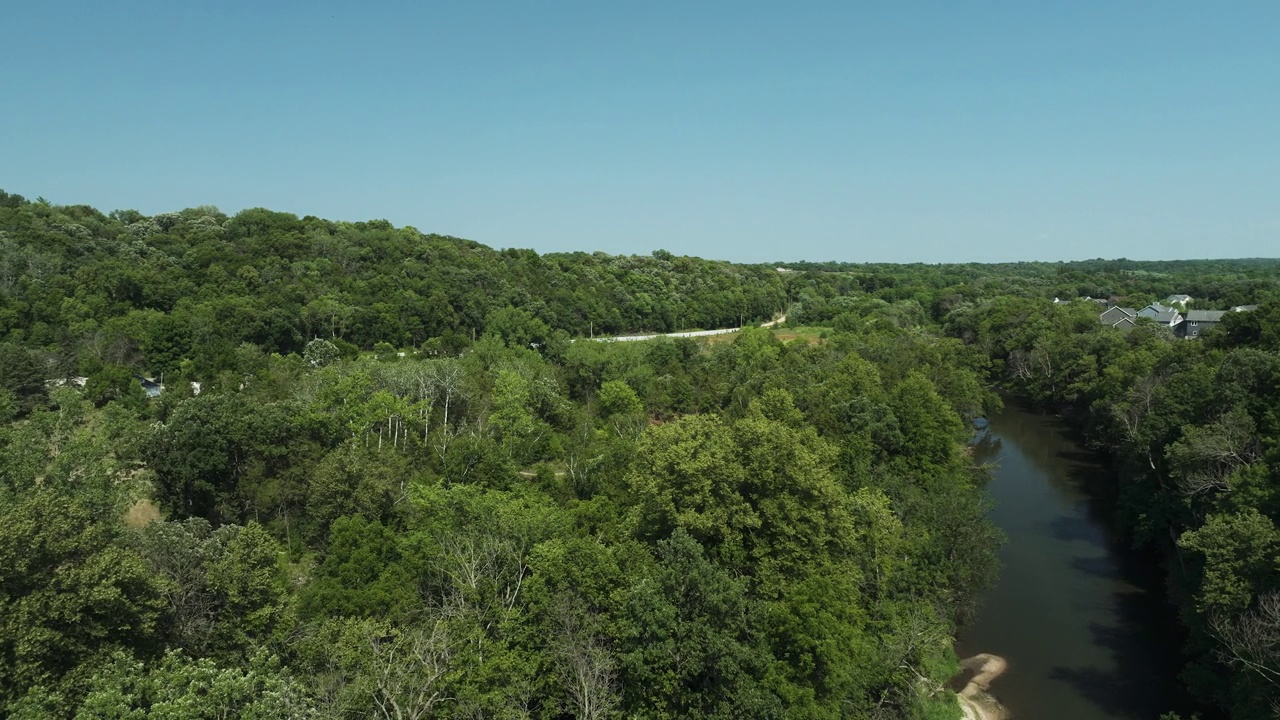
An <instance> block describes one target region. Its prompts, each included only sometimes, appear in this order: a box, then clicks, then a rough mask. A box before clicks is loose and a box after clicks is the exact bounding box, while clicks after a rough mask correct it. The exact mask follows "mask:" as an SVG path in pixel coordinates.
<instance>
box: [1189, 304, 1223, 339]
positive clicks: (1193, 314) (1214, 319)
mask: <svg viewBox="0 0 1280 720" xmlns="http://www.w3.org/2000/svg"><path fill="white" fill-rule="evenodd" d="M1226 314H1227V311H1226V310H1188V311H1187V316H1186V318H1184V319H1183V321H1182V323H1181V324H1180V325H1178V328H1177V333H1178V335H1179V336H1181V337H1184V338H1187V339H1188V340H1189V339H1191V338H1197V337H1200V335H1201V334H1202V333H1204V332H1205V331H1206V330H1208V329H1209V328H1214V327H1217V326H1218V323H1220V322H1222V316H1223V315H1226Z"/></svg>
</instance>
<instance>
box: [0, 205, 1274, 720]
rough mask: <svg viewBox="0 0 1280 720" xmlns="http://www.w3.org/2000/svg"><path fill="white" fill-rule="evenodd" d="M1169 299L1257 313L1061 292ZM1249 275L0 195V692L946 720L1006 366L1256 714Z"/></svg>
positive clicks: (980, 584)
mask: <svg viewBox="0 0 1280 720" xmlns="http://www.w3.org/2000/svg"><path fill="white" fill-rule="evenodd" d="M779 268H783V269H784V270H785V271H780V270H779ZM1173 292H1185V293H1188V294H1191V295H1193V296H1195V297H1196V298H1197V303H1203V304H1202V305H1201V304H1198V305H1197V307H1220V308H1225V307H1230V306H1232V305H1238V304H1260V305H1261V307H1260V308H1259V309H1258V310H1257V311H1255V312H1245V313H1232V314H1231V315H1229V316H1228V317H1227V318H1226V319H1225V321H1224V322H1223V324H1222V327H1220V328H1218V329H1215V330H1213V331H1210V332H1209V333H1207V334H1206V336H1205V337H1204V338H1202V339H1200V340H1196V341H1187V340H1181V339H1178V338H1176V337H1174V336H1173V334H1172V333H1171V332H1170V331H1169V330H1168V328H1163V327H1159V326H1156V325H1154V324H1151V323H1147V322H1142V323H1139V325H1138V327H1137V328H1135V329H1134V330H1132V331H1130V332H1128V333H1123V332H1121V331H1119V330H1115V329H1112V328H1108V327H1104V326H1102V325H1101V324H1100V323H1099V322H1098V319H1097V311H1098V306H1096V305H1094V304H1093V303H1090V302H1087V301H1083V300H1081V301H1078V302H1071V303H1066V304H1054V303H1053V301H1052V300H1053V298H1076V297H1084V296H1091V297H1094V298H1110V299H1112V300H1114V301H1116V302H1122V303H1124V304H1127V305H1131V306H1135V307H1141V306H1143V305H1144V304H1146V303H1147V302H1150V301H1152V300H1157V299H1160V298H1163V297H1165V296H1166V295H1168V294H1170V293H1173ZM1278 301H1280V262H1276V261H1266V260H1237V261H1195V262H1167V263H1161V262H1132V261H1102V260H1098V261H1088V262H1080V263H1016V264H1006V265H976V264H974V265H897V266H894V265H855V264H837V263H821V264H803V263H802V264H796V263H789V264H781V263H779V264H771V265H737V264H731V263H725V262H713V261H708V260H700V259H696V258H688V257H677V256H674V255H672V254H671V253H668V252H665V251H655V252H654V253H653V254H652V255H651V256H644V257H620V256H608V255H604V254H600V253H596V254H585V253H573V254H548V255H538V254H536V253H534V252H532V251H528V250H502V251H497V250H492V249H490V248H487V247H485V246H483V245H479V244H477V243H474V242H470V241H466V240H460V239H457V238H450V237H442V236H437V235H425V234H422V233H420V232H418V231H417V230H414V229H413V228H394V227H392V226H391V225H390V224H389V223H386V222H383V221H372V222H364V223H344V222H331V221H327V220H321V219H318V218H314V217H307V218H301V219H299V218H297V217H295V216H292V215H288V214H284V213H275V212H270V211H266V210H246V211H244V212H241V213H238V214H236V215H235V216H232V217H227V216H225V215H224V214H222V213H220V212H218V211H217V210H216V209H213V208H196V209H190V210H184V211H181V212H177V213H170V214H165V215H158V216H154V217H145V216H143V215H141V214H139V213H136V212H133V211H116V212H112V213H110V214H109V215H107V214H103V213H101V212H98V211H97V210H94V209H92V208H89V207H85V206H57V205H53V204H51V203H48V202H45V201H43V200H37V201H28V200H26V199H24V198H22V197H20V196H17V195H10V194H5V193H0V422H3V426H2V427H0V515H2V517H0V714H4V715H7V716H9V717H14V718H44V717H67V718H131V719H132V718H203V717H208V718H221V717H248V718H279V717H285V718H294V717H296V718H366V717H377V718H464V717H465V718H482V717H483V718H570V717H575V718H613V717H629V718H630V717H638V718H686V717H691V718H698V717H709V718H710V717H725V718H728V717H735V718H737V717H752V718H769V717H779V718H782V717H785V718H846V717H848V718H874V719H876V720H888V719H889V718H919V719H921V720H925V719H928V720H944V719H950V720H954V719H955V718H958V717H959V716H960V713H959V709H958V707H957V705H956V703H955V698H954V695H953V694H952V693H950V691H948V690H947V689H945V683H946V682H947V680H948V679H949V678H950V677H951V676H952V675H954V674H955V672H956V670H957V661H956V658H955V656H954V654H953V652H952V650H951V643H952V637H953V635H954V632H955V629H956V627H957V625H958V624H959V623H962V622H963V621H964V620H965V618H966V617H969V616H970V614H971V613H972V612H974V610H975V599H976V597H977V596H978V594H979V593H980V592H981V590H982V589H984V588H985V587H986V586H987V585H988V584H989V583H990V582H991V581H992V579H993V578H994V576H995V574H996V573H997V572H998V568H997V563H996V550H997V548H998V546H999V542H1000V535H999V532H998V531H997V530H996V529H995V528H994V527H992V526H991V525H990V523H989V522H988V521H987V520H986V519H985V509H986V508H985V505H984V502H985V501H984V499H983V493H982V484H983V481H984V480H985V478H986V470H985V469H984V468H981V467H977V466H975V463H974V461H973V459H972V455H971V453H970V450H969V448H968V441H969V439H970V438H971V437H972V430H973V423H974V420H975V419H977V418H979V417H981V416H983V415H985V414H987V413H989V412H992V411H994V410H996V409H997V408H998V407H999V406H1000V404H1001V399H1000V396H999V395H997V394H996V392H995V390H996V389H1003V390H1005V391H1007V392H1008V393H1010V394H1011V395H1012V396H1014V398H1015V399H1016V400H1017V401H1019V402H1029V403H1034V404H1037V405H1039V406H1042V407H1045V408H1049V409H1052V410H1053V411H1056V412H1061V413H1063V414H1064V415H1066V416H1067V417H1069V418H1070V419H1071V420H1073V422H1075V423H1076V424H1077V425H1078V426H1079V427H1080V428H1081V431H1082V432H1084V433H1086V435H1087V437H1088V438H1089V440H1090V441H1091V442H1092V444H1093V445H1094V446H1095V447H1097V448H1098V449H1099V450H1100V451H1101V452H1104V453H1106V454H1107V455H1108V456H1109V457H1110V458H1112V460H1113V462H1114V465H1115V468H1116V482H1115V484H1114V487H1113V488H1112V493H1111V494H1112V495H1113V496H1114V497H1113V502H1114V505H1115V507H1116V508H1117V512H1118V513H1119V515H1120V517H1121V518H1122V522H1123V523H1124V525H1125V526H1126V527H1128V528H1129V529H1130V530H1131V533H1132V536H1133V538H1134V540H1135V542H1138V543H1141V544H1143V545H1144V546H1145V547H1148V548H1150V549H1151V550H1152V552H1154V553H1157V554H1158V555H1159V556H1160V557H1162V558H1164V560H1165V562H1166V564H1167V566H1168V568H1169V571H1170V584H1171V586H1172V587H1174V588H1175V592H1174V597H1175V599H1176V601H1177V602H1178V603H1179V607H1180V608H1181V611H1182V618H1183V621H1184V623H1185V624H1186V625H1187V627H1188V628H1190V630H1191V635H1190V637H1191V642H1190V646H1189V648H1188V669H1187V671H1186V673H1185V674H1184V675H1185V679H1186V682H1187V683H1188V684H1189V685H1190V686H1191V687H1192V688H1193V689H1194V691H1195V692H1196V694H1197V695H1198V696H1199V697H1202V698H1204V699H1205V701H1206V710H1208V711H1210V712H1213V711H1214V708H1217V709H1219V710H1221V711H1223V712H1227V713H1229V714H1230V717H1231V718H1233V719H1237V720H1253V719H1254V718H1265V717H1269V713H1273V712H1275V710H1274V707H1275V705H1276V703H1277V702H1278V699H1280V688H1278V687H1277V682H1278V681H1280V529H1277V527H1276V523H1277V522H1278V521H1280V457H1278V456H1277V453H1280V444H1278V443H1277V440H1278V439H1280V414H1278V413H1280V410H1277V408H1280V302H1278ZM782 312H786V314H787V316H788V319H789V320H788V325H789V326H790V327H788V328H782V329H775V330H765V329H760V328H749V329H746V330H744V331H742V332H739V333H736V334H734V335H731V336H721V337H717V338H714V339H706V340H697V341H695V340H688V339H659V340H654V341H649V342H643V343H599V342H590V341H583V339H584V338H588V337H590V336H591V335H602V334H612V333H620V332H630V331H642V330H651V331H672V330H680V329H694V328H718V327H736V326H748V325H751V324H752V323H758V322H759V321H762V320H766V319H769V318H770V317H774V316H776V315H778V314H779V313H782ZM815 327H816V328H820V329H813V328H815ZM575 339H577V340H578V341H576V342H575V341H574V340H575ZM139 376H146V377H156V378H159V377H163V379H164V385H165V389H164V391H163V392H161V393H160V394H159V395H158V396H157V397H154V398H148V397H147V395H146V394H145V393H144V392H143V389H142V387H141V386H140V385H139V383H138V379H137V378H138V377H139ZM193 383H197V384H193Z"/></svg>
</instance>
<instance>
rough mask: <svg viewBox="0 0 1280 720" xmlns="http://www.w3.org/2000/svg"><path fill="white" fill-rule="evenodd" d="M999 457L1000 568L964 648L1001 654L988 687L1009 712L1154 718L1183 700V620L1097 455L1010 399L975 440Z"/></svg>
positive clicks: (985, 456)
mask: <svg viewBox="0 0 1280 720" xmlns="http://www.w3.org/2000/svg"><path fill="white" fill-rule="evenodd" d="M975 451H976V455H977V457H978V459H979V460H980V461H985V462H992V463H995V464H996V466H997V467H996V469H995V470H994V472H993V474H992V478H991V481H990V483H989V484H988V486H987V490H988V492H989V494H990V497H991V499H992V501H993V502H994V508H993V509H992V511H991V519H992V521H994V522H995V523H996V525H998V526H1000V528H1001V529H1003V530H1004V532H1005V533H1006V534H1007V535H1008V544H1006V545H1005V547H1004V548H1003V550H1002V551H1001V554H1000V556H1001V560H1002V561H1003V563H1004V568H1003V569H1002V571H1001V575H1000V579H999V581H998V582H997V584H996V586H995V587H994V588H992V589H991V590H990V591H989V592H988V593H987V595H986V596H985V598H984V602H983V605H982V608H981V609H980V610H979V613H978V617H977V618H976V620H974V621H973V622H972V623H971V624H970V625H969V626H968V627H965V628H963V629H962V630H961V632H960V636H959V639H958V641H957V644H956V651H957V653H959V655H960V657H962V658H963V657H968V656H971V655H974V654H977V653H981V652H986V653H992V654H995V655H1000V656H1002V657H1004V658H1005V659H1006V660H1008V663H1009V666H1008V670H1007V671H1006V672H1005V674H1003V675H1001V676H1000V677H999V678H998V679H996V680H995V681H994V683H993V684H992V686H991V693H992V694H993V695H994V696H995V697H996V698H998V699H999V700H1000V701H1001V702H1002V703H1003V704H1004V705H1005V706H1006V707H1007V708H1008V710H1009V711H1011V713H1012V715H1013V717H1014V718H1015V720H1137V719H1142V720H1147V719H1150V720H1155V718H1158V717H1159V716H1160V714H1161V713H1163V712H1168V711H1171V710H1180V711H1181V710H1185V705H1186V699H1185V697H1184V696H1183V695H1182V692H1181V690H1180V687H1179V684H1178V682H1177V673H1178V670H1179V668H1180V667H1181V656H1180V651H1179V643H1180V641H1181V635H1180V631H1179V630H1178V628H1177V625H1176V622H1175V618H1174V614H1173V612H1172V610H1171V609H1170V607H1169V605H1168V603H1167V602H1166V600H1165V594H1164V580H1163V575H1162V573H1161V571H1160V569H1159V568H1158V567H1157V564H1156V563H1155V562H1153V561H1152V559H1151V558H1150V557H1148V556H1146V555H1142V554H1139V553H1136V552H1134V551H1133V550H1131V549H1130V547H1129V545H1128V543H1127V541H1125V540H1124V539H1122V538H1121V537H1120V536H1119V535H1118V533H1116V532H1114V530H1113V526H1112V523H1111V522H1110V520H1109V518H1108V517H1107V512H1106V509H1105V508H1106V505H1105V503H1103V502H1102V501H1101V500H1099V499H1098V497H1097V496H1096V494H1095V493H1094V492H1091V490H1096V489H1097V488H1098V487H1099V485H1100V484H1102V483H1107V482H1112V481H1111V480H1110V476H1109V474H1108V471H1107V470H1106V468H1105V467H1103V466H1102V465H1101V464H1100V462H1099V459H1098V458H1097V457H1096V456H1094V455H1093V454H1091V453H1089V452H1087V451H1086V450H1085V449H1083V448H1081V447H1080V446H1078V445H1077V444H1076V443H1075V442H1074V441H1073V440H1072V439H1071V438H1070V437H1069V435H1068V433H1067V432H1066V429H1065V428H1064V427H1063V425H1062V424H1061V422H1060V421H1059V420H1058V419H1056V418H1054V417H1051V416H1045V415H1040V414H1037V413H1034V412H1028V411H1026V410H1023V409H1020V408H1017V407H1014V406H1010V407H1007V408H1006V409H1005V410H1003V411H1002V412H1000V413H999V414H997V415H996V416H994V417H992V418H990V421H989V423H988V425H987V428H986V430H985V431H984V432H983V434H982V435H981V436H980V437H979V438H978V440H977V443H976V448H975Z"/></svg>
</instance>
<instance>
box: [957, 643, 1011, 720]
mask: <svg viewBox="0 0 1280 720" xmlns="http://www.w3.org/2000/svg"><path fill="white" fill-rule="evenodd" d="M960 665H961V666H962V667H964V668H965V669H966V670H968V671H970V672H972V673H973V677H972V678H971V679H970V680H969V682H968V683H966V684H965V686H964V688H962V689H961V690H960V692H959V693H956V694H957V696H958V697H959V699H960V709H961V710H963V711H964V717H965V720H1009V718H1011V717H1012V715H1010V714H1009V711H1008V710H1007V709H1005V707H1004V706H1003V705H1001V704H1000V701H999V700H996V699H995V697H994V696H993V695H992V694H991V692H990V690H991V682H992V681H993V680H995V679H996V678H998V677H1000V676H1001V675H1002V674H1004V671H1005V670H1006V669H1007V668H1008V667H1009V663H1008V662H1006V661H1005V659H1004V658H1002V657H1000V656H999V655H992V654H990V653H979V654H977V655H974V656H973V657H971V658H966V659H964V660H961V661H960Z"/></svg>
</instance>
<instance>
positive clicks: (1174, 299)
mask: <svg viewBox="0 0 1280 720" xmlns="http://www.w3.org/2000/svg"><path fill="white" fill-rule="evenodd" d="M1190 302H1191V296H1190V295H1170V296H1169V297H1167V298H1165V299H1164V304H1165V305H1181V306H1182V307H1183V308H1186V307H1187V305H1188V304H1189V303H1190Z"/></svg>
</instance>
